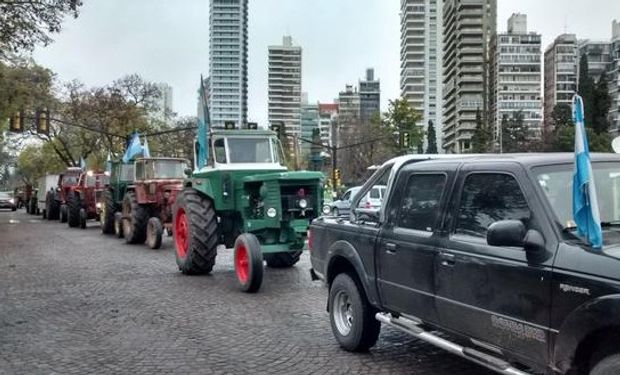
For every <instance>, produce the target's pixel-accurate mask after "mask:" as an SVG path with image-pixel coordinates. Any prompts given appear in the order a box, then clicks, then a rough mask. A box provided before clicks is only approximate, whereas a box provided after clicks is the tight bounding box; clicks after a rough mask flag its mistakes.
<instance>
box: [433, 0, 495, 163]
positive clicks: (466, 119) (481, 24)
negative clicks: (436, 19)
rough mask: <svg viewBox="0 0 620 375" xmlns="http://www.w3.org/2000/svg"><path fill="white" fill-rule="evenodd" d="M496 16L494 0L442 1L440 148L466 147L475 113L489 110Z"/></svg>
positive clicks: (457, 150) (459, 150)
mask: <svg viewBox="0 0 620 375" xmlns="http://www.w3.org/2000/svg"><path fill="white" fill-rule="evenodd" d="M496 19H497V0H445V1H444V4H443V76H442V77H443V79H442V81H443V93H442V94H443V139H442V148H443V149H444V151H445V152H448V153H462V152H467V151H469V150H470V149H471V138H472V136H473V133H474V130H475V128H476V113H477V112H478V111H481V112H482V113H483V114H486V113H488V95H489V82H488V81H489V49H490V48H489V47H490V41H491V36H492V35H493V34H494V33H495V30H496ZM483 116H484V115H483Z"/></svg>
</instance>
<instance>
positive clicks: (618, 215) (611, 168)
mask: <svg viewBox="0 0 620 375" xmlns="http://www.w3.org/2000/svg"><path fill="white" fill-rule="evenodd" d="M573 169H574V166H573V164H562V165H553V166H545V167H536V168H534V169H533V171H534V174H535V176H536V179H537V181H538V184H539V185H540V187H541V188H542V190H543V191H544V192H545V195H546V196H547V199H548V200H549V203H550V204H551V208H552V209H553V212H554V213H555V216H556V218H557V220H558V222H559V223H560V224H561V225H562V226H563V227H564V228H573V227H575V222H574V221H573V201H572V199H573ZM592 170H593V173H594V183H595V185H596V195H597V197H598V205H599V209H600V214H601V221H602V222H604V223H605V222H607V223H614V222H618V221H620V163H617V162H593V163H592Z"/></svg>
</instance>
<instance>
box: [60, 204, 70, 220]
mask: <svg viewBox="0 0 620 375" xmlns="http://www.w3.org/2000/svg"><path fill="white" fill-rule="evenodd" d="M67 220H68V217H67V205H66V204H61V205H60V222H61V223H66V222H67Z"/></svg>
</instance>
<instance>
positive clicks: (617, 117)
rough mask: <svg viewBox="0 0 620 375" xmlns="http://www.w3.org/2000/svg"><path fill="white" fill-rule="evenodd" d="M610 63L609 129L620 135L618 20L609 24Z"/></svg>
mask: <svg viewBox="0 0 620 375" xmlns="http://www.w3.org/2000/svg"><path fill="white" fill-rule="evenodd" d="M610 60H611V63H610V64H609V70H608V75H607V84H608V85H609V97H610V98H611V107H610V109H609V121H610V127H609V128H610V131H611V133H612V134H613V135H615V136H618V135H620V22H617V21H616V20H614V21H613V22H612V25H611V58H610Z"/></svg>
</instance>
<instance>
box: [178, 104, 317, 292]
mask: <svg viewBox="0 0 620 375" xmlns="http://www.w3.org/2000/svg"><path fill="white" fill-rule="evenodd" d="M205 107H206V106H205ZM205 112H206V111H205ZM205 118H206V119H207V121H204V119H205ZM249 125H250V126H251V127H252V128H253V129H234V124H231V123H227V124H226V128H225V129H215V128H214V129H208V112H207V113H206V114H205V116H202V117H201V120H199V126H198V129H199V130H198V137H197V142H196V147H195V156H194V170H193V171H191V170H188V171H187V174H188V176H189V178H188V179H186V180H185V181H184V188H183V190H182V191H181V192H180V193H179V194H178V195H177V198H176V202H175V205H174V208H173V216H174V217H173V233H174V243H175V247H176V261H177V264H178V266H179V269H180V270H181V272H183V273H184V274H206V273H209V272H211V270H212V269H213V266H214V264H215V258H216V255H217V247H218V245H225V246H226V247H227V248H231V247H232V248H234V267H235V272H236V275H237V279H238V281H239V283H240V286H241V289H242V290H243V291H245V292H256V291H258V289H259V288H260V286H261V283H262V278H263V260H265V261H266V262H267V266H269V267H275V268H285V267H292V266H293V265H294V264H295V263H297V261H299V257H300V255H301V253H302V251H303V250H304V248H305V242H306V237H307V232H308V226H309V224H310V222H311V221H312V220H313V219H314V218H316V217H318V216H319V215H321V209H322V204H323V183H322V181H323V174H322V173H321V172H309V171H288V170H287V168H286V167H285V166H284V160H283V154H282V148H281V144H280V141H279V140H278V137H277V136H276V133H275V132H272V131H269V130H258V129H256V126H255V124H249ZM252 125H254V126H252ZM207 134H208V135H207Z"/></svg>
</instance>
